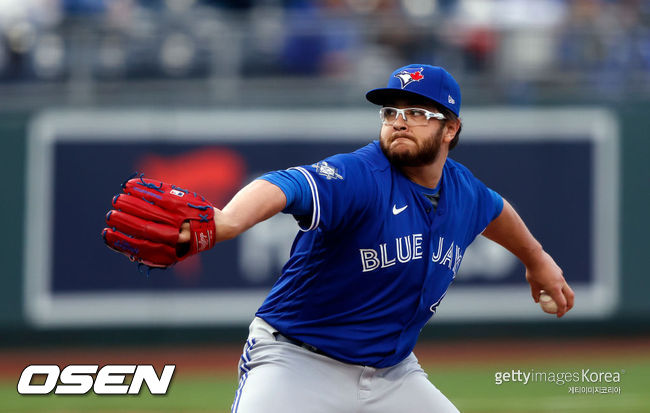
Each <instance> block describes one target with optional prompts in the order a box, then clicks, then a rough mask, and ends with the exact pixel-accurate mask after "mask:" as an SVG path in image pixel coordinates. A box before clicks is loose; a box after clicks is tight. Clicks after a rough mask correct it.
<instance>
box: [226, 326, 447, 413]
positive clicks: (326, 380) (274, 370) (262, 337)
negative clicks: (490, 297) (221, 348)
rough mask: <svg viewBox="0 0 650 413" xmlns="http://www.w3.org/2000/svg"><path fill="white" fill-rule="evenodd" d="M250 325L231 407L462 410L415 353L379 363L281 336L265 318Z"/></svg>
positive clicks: (305, 411) (355, 412)
mask: <svg viewBox="0 0 650 413" xmlns="http://www.w3.org/2000/svg"><path fill="white" fill-rule="evenodd" d="M249 331H250V334H249V336H248V340H247V341H246V344H245V346H244V352H243V354H242V357H241V359H240V362H239V387H238V389H237V393H236V394H235V400H234V401H233V404H232V409H231V412H232V413H275V412H278V413H280V412H282V413H393V412H395V413H458V409H456V407H455V406H454V405H453V404H452V403H451V402H450V401H449V400H448V399H447V398H446V397H445V396H444V395H443V394H442V393H441V392H440V391H439V390H438V389H437V388H436V387H435V386H434V385H433V384H431V382H430V381H429V379H428V378H427V375H426V373H425V372H424V371H423V370H422V368H421V367H420V364H419V363H418V361H417V358H416V357H415V355H414V354H413V353H411V354H410V355H409V356H408V357H407V358H406V359H404V360H403V361H401V362H400V363H398V364H396V365H395V366H392V367H386V368H374V367H367V366H360V365H355V364H347V363H342V362H340V361H338V360H334V359H332V358H330V357H327V356H324V355H321V354H317V353H314V352H312V351H310V350H307V349H305V348H302V347H299V346H297V345H295V344H291V343H288V342H283V341H278V340H277V339H276V336H275V335H274V333H277V330H275V329H274V328H273V327H271V326H270V325H269V324H268V323H266V322H265V321H264V320H262V319H261V318H255V319H254V320H253V322H252V323H251V325H250V328H249Z"/></svg>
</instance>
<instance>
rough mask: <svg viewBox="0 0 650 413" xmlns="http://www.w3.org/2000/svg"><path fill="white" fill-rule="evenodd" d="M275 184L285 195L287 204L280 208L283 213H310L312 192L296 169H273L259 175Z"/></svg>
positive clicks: (296, 214) (299, 214) (300, 214)
mask: <svg viewBox="0 0 650 413" xmlns="http://www.w3.org/2000/svg"><path fill="white" fill-rule="evenodd" d="M257 179H263V180H265V181H268V182H270V183H272V184H273V185H275V186H277V187H278V188H280V189H281V190H282V192H284V195H285V196H286V197H287V206H286V207H285V208H284V209H283V210H282V212H284V213H285V214H292V215H295V216H304V215H311V212H312V205H313V202H312V193H311V189H310V188H309V183H308V182H307V179H306V178H305V176H304V175H303V174H302V173H301V172H300V171H298V170H296V169H287V170H284V171H273V172H269V173H266V174H264V175H262V176H260V177H259V178H257Z"/></svg>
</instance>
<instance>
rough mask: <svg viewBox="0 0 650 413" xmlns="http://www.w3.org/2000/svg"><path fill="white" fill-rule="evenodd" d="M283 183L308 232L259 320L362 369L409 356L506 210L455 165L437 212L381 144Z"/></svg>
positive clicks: (277, 180) (449, 167)
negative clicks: (467, 256)
mask: <svg viewBox="0 0 650 413" xmlns="http://www.w3.org/2000/svg"><path fill="white" fill-rule="evenodd" d="M282 173H284V177H282V176H280V175H278V174H282ZM278 174H276V173H271V174H267V175H265V176H263V177H262V179H266V180H268V181H270V182H272V183H274V184H276V185H278V186H279V187H280V188H281V189H282V190H283V191H284V193H285V194H286V195H287V199H288V200H294V199H297V201H296V203H297V204H298V205H302V206H299V207H298V208H297V209H296V208H294V209H293V211H292V212H293V213H295V211H296V210H299V211H302V213H301V214H299V215H301V216H300V217H297V218H299V222H300V227H301V231H300V232H299V233H298V235H297V236H296V238H295V240H294V243H293V246H292V248H291V255H290V258H289V260H288V261H287V263H286V264H285V266H284V267H283V269H282V275H281V276H280V277H279V279H278V280H277V282H276V283H275V285H274V286H273V288H272V290H271V292H270V294H269V295H268V297H267V298H266V300H265V301H264V303H263V304H262V306H261V307H260V309H259V310H258V312H257V316H258V317H261V318H262V319H264V320H265V321H266V322H268V323H269V324H271V325H272V326H273V327H275V328H276V329H277V330H279V331H280V332H281V333H282V334H284V335H286V336H288V337H292V338H294V339H297V340H300V341H303V342H305V343H308V344H310V345H312V346H315V347H317V348H318V349H320V350H321V351H322V352H323V353H325V354H327V355H329V356H331V357H333V358H335V359H338V360H340V361H343V362H347V363H353V364H360V365H367V366H373V367H388V366H392V365H395V364H397V363H399V362H400V361H401V360H403V359H404V358H405V357H407V356H408V355H409V353H410V352H411V351H412V350H413V347H414V346H415V343H416V340H417V337H418V335H419V333H420V330H421V329H422V327H423V326H424V324H425V323H426V322H427V321H428V320H429V318H430V317H431V316H432V314H433V313H434V312H435V309H436V307H437V306H438V304H439V303H440V301H441V300H442V298H443V297H444V295H445V293H446V291H447V289H448V288H449V285H450V284H451V282H452V281H453V279H454V277H455V274H456V272H457V271H458V267H459V266H460V263H461V260H462V257H463V254H464V252H465V249H466V248H467V246H468V245H469V244H470V243H471V242H472V241H473V240H474V238H476V236H477V235H478V234H480V233H481V232H482V231H483V230H484V229H485V227H486V226H487V225H488V224H489V223H490V222H491V221H492V220H493V219H494V218H496V217H497V216H498V215H499V214H500V212H501V210H502V208H503V200H502V198H501V197H500V196H499V195H498V194H497V193H496V192H494V191H492V190H491V189H489V188H487V187H486V186H485V185H484V184H483V183H482V182H480V181H479V180H478V179H477V178H475V177H474V176H473V175H472V173H471V172H470V171H469V170H467V168H465V167H464V166H462V165H461V164H459V163H458V162H455V161H453V160H451V159H447V161H446V163H445V165H444V168H443V174H442V178H441V180H440V184H439V188H437V190H438V193H439V198H436V199H438V205H437V208H434V207H433V205H432V201H431V195H432V193H434V192H436V190H434V189H431V188H426V187H423V186H420V185H418V184H416V183H414V182H412V181H410V180H409V179H408V178H406V177H405V176H404V175H403V174H402V173H401V172H400V171H399V170H398V169H396V168H394V167H393V166H392V165H391V164H390V162H389V161H388V159H387V158H386V157H385V156H384V154H383V153H382V151H381V148H380V146H379V142H377V141H374V142H372V143H370V144H368V145H367V146H365V147H363V148H361V149H359V150H357V151H355V152H352V153H349V154H339V155H335V156H332V157H330V158H327V159H326V160H324V161H321V162H319V163H316V164H314V165H307V166H301V167H297V168H292V169H291V170H290V171H282V172H278ZM286 177H289V179H288V180H287V179H285V178H286ZM291 181H293V184H292V183H290V182H291ZM291 202H293V201H291ZM288 209H290V208H288ZM297 215H298V214H297Z"/></svg>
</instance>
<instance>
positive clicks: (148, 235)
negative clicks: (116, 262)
mask: <svg viewBox="0 0 650 413" xmlns="http://www.w3.org/2000/svg"><path fill="white" fill-rule="evenodd" d="M143 176H144V174H141V175H140V176H139V177H137V178H133V179H129V180H128V181H126V182H125V183H123V184H122V192H123V193H121V194H118V195H116V196H115V197H114V198H113V209H112V210H111V211H109V212H108V213H107V214H106V224H107V226H108V228H104V230H103V231H102V237H103V238H104V242H105V243H106V245H108V247H109V248H111V249H113V250H115V251H117V252H120V253H122V254H124V255H126V256H127V257H129V259H130V260H131V261H134V262H137V263H140V264H144V265H148V266H150V267H157V268H166V267H169V266H170V265H174V264H176V263H177V262H179V261H182V260H184V259H186V258H187V257H189V256H191V255H194V254H197V253H199V252H201V251H205V250H207V249H210V248H212V247H213V246H214V243H215V229H216V228H215V224H214V209H213V207H212V204H210V202H208V201H206V200H205V198H203V197H202V196H200V195H197V194H196V193H195V192H190V191H187V190H185V189H181V188H178V187H176V186H174V185H170V184H166V183H163V182H160V181H156V180H153V179H144V178H143ZM187 221H189V224H190V232H191V238H190V242H189V245H187V244H183V245H180V246H179V244H178V233H179V231H180V229H181V225H182V224H183V223H184V222H187Z"/></svg>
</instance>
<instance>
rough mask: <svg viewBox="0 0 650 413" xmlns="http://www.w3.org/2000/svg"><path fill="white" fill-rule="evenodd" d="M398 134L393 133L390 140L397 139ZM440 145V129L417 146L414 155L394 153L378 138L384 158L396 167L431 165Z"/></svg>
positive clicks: (404, 152) (407, 152) (387, 144)
mask: <svg viewBox="0 0 650 413" xmlns="http://www.w3.org/2000/svg"><path fill="white" fill-rule="evenodd" d="M399 134H400V133H399V132H395V133H394V134H393V135H392V136H391V142H392V140H394V139H396V137H399ZM441 143H442V128H440V129H439V130H438V131H437V132H436V133H435V134H434V135H431V136H429V137H428V138H427V139H426V140H425V141H424V142H423V143H422V146H419V145H418V148H417V150H416V152H415V153H412V152H410V151H399V152H398V151H395V150H391V149H390V145H389V143H388V142H386V141H384V140H382V139H381V137H380V138H379V146H380V147H381V151H382V152H383V153H384V155H385V156H386V158H388V160H389V161H390V163H391V164H393V165H395V166H397V167H404V166H424V165H429V164H431V163H433V161H434V160H435V159H436V157H437V156H438V153H439V152H440V145H441Z"/></svg>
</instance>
